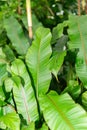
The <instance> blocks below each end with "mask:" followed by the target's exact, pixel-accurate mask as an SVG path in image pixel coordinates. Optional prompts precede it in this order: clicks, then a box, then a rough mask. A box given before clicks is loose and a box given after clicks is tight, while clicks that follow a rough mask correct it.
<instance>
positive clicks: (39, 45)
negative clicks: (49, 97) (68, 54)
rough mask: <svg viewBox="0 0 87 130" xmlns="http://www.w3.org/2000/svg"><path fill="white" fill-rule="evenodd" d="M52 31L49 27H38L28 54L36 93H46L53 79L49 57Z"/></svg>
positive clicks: (27, 60) (28, 63)
mask: <svg viewBox="0 0 87 130" xmlns="http://www.w3.org/2000/svg"><path fill="white" fill-rule="evenodd" d="M50 41H51V33H50V30H49V29H45V28H42V27H40V28H38V29H37V31H36V39H35V40H34V41H33V43H32V46H31V47H30V48H29V50H28V52H27V55H26V63H27V65H28V68H29V71H30V73H31V75H32V78H33V80H34V85H35V89H36V94H37V97H38V94H39V93H46V92H47V90H48V87H49V84H50V80H51V73H50V70H49V58H50V56H51V47H50Z"/></svg>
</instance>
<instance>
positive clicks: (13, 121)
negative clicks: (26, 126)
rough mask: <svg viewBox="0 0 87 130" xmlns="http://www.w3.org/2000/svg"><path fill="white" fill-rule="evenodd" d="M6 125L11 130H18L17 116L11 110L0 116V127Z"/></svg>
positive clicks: (18, 121) (18, 120)
mask: <svg viewBox="0 0 87 130" xmlns="http://www.w3.org/2000/svg"><path fill="white" fill-rule="evenodd" d="M4 127H8V128H10V129H11V130H20V119H19V116H18V115H17V114H16V113H15V112H13V113H8V114H6V115H4V116H1V117H0V128H4Z"/></svg>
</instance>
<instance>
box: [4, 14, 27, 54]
mask: <svg viewBox="0 0 87 130" xmlns="http://www.w3.org/2000/svg"><path fill="white" fill-rule="evenodd" d="M9 22H10V23H9ZM4 27H5V29H6V31H7V36H8V37H9V39H10V40H11V42H12V46H13V47H14V49H15V50H16V51H17V53H18V54H21V55H24V54H26V51H27V49H28V47H29V43H28V40H27V39H26V37H25V36H24V33H23V30H22V28H21V25H20V24H19V23H18V21H17V20H16V19H15V18H14V17H13V16H11V17H9V18H6V19H5V20H4Z"/></svg>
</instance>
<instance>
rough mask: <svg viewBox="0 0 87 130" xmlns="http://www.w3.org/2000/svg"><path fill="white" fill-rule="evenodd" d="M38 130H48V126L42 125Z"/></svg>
mask: <svg viewBox="0 0 87 130" xmlns="http://www.w3.org/2000/svg"><path fill="white" fill-rule="evenodd" d="M39 130H49V129H48V126H47V125H46V124H45V123H44V124H43V125H42V127H41V128H40V129H39Z"/></svg>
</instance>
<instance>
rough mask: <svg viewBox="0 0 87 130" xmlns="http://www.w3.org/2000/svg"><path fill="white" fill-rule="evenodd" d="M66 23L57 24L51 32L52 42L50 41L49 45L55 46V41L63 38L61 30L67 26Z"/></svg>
mask: <svg viewBox="0 0 87 130" xmlns="http://www.w3.org/2000/svg"><path fill="white" fill-rule="evenodd" d="M67 23H68V22H67V21H65V22H63V23H60V24H58V25H57V26H56V27H54V28H53V30H52V40H51V44H55V43H56V42H57V40H58V39H59V38H60V37H62V36H64V34H63V29H64V27H66V26H67Z"/></svg>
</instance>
